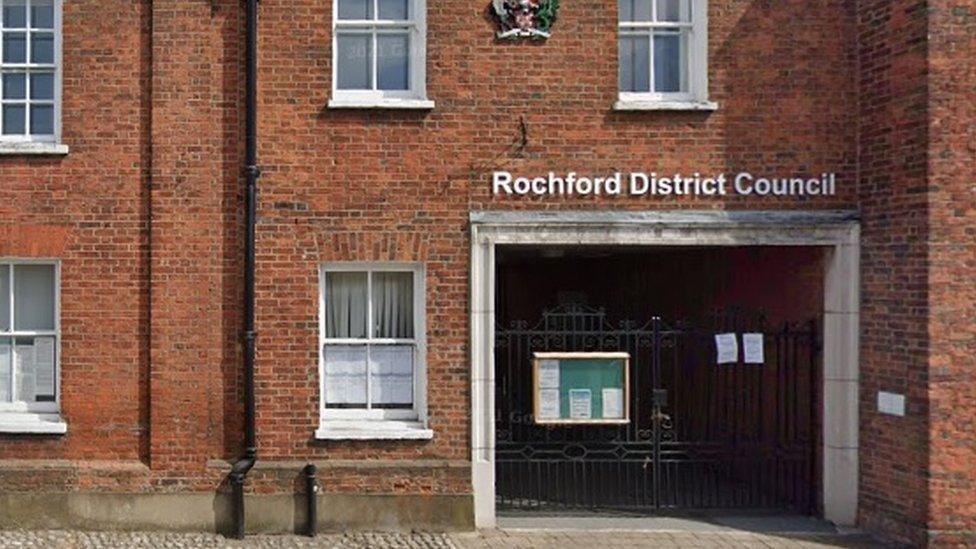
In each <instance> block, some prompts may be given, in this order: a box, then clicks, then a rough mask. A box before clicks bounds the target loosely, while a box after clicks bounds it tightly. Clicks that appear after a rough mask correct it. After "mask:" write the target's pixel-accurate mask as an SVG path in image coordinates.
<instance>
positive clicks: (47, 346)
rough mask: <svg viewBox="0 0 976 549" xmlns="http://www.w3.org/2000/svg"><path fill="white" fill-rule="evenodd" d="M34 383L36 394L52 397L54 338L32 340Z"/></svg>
mask: <svg viewBox="0 0 976 549" xmlns="http://www.w3.org/2000/svg"><path fill="white" fill-rule="evenodd" d="M34 382H35V383H36V389H37V394H38V395H41V396H54V338H53V337H39V338H37V339H35V340H34Z"/></svg>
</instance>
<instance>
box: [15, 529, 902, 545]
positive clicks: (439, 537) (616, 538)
mask: <svg viewBox="0 0 976 549" xmlns="http://www.w3.org/2000/svg"><path fill="white" fill-rule="evenodd" d="M595 547H604V548H606V547H628V548H631V547H633V548H640V547H648V548H651V547H654V548H675V549H680V548H696V549H697V548H709V547H714V548H757V549H770V548H793V547H798V548H829V547H843V548H852V549H868V548H875V547H894V546H891V545H885V544H882V543H880V542H878V541H877V540H875V539H872V538H870V537H868V536H863V535H846V534H838V535H783V534H775V535H774V534H756V533H748V532H741V533H740V532H732V533H730V532H694V533H684V532H679V533H675V532H585V531H503V530H497V531H486V532H479V533H466V534H423V533H413V534H395V533H392V534H391V533H348V534H328V535H321V536H317V537H315V538H314V539H313V538H308V537H303V536H249V537H248V538H247V539H245V540H240V541H238V540H231V539H227V538H225V537H223V536H219V535H215V534H171V533H159V532H81V531H57V530H51V531H24V530H13V531H0V549H7V548H11V549H150V548H151V549H198V548H239V549H288V548H296V549H300V548H309V549H577V548H578V549H592V548H595Z"/></svg>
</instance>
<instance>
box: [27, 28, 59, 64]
mask: <svg viewBox="0 0 976 549" xmlns="http://www.w3.org/2000/svg"><path fill="white" fill-rule="evenodd" d="M31 63H54V35H53V34H51V33H48V32H41V33H38V32H33V33H31Z"/></svg>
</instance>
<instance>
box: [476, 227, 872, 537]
mask: <svg viewBox="0 0 976 549" xmlns="http://www.w3.org/2000/svg"><path fill="white" fill-rule="evenodd" d="M471 245H472V253H471V262H472V265H471V305H470V306H471V380H472V387H471V417H472V430H471V437H472V450H471V457H472V463H471V468H472V485H473V488H474V503H475V523H476V525H477V526H478V527H479V528H491V527H494V526H495V525H496V524H497V521H496V505H497V503H498V499H499V498H497V497H496V493H497V490H498V488H499V487H500V486H501V483H502V482H503V481H501V480H500V479H496V458H497V457H499V454H498V452H497V444H496V443H497V439H496V437H497V435H498V434H499V431H498V429H496V427H497V423H498V420H499V410H498V409H497V408H496V406H497V404H498V399H497V398H496V394H497V391H498V390H499V389H500V387H499V381H500V380H499V378H498V376H497V375H496V374H497V372H496V345H495V343H496V336H497V335H498V332H497V331H496V330H497V328H498V327H499V326H506V325H507V323H508V322H509V321H510V320H527V321H529V322H532V321H533V320H535V319H538V318H541V317H542V313H543V311H544V310H548V309H552V307H553V304H552V303H551V302H550V303H546V304H543V306H541V307H538V308H536V311H537V314H536V315H531V314H527V313H526V314H520V315H519V316H518V317H511V318H503V317H502V316H501V315H503V314H505V313H504V310H505V308H504V307H503V306H502V305H501V303H500V302H499V301H498V299H497V298H498V296H499V295H500V294H503V293H505V292H506V289H505V282H504V281H502V280H500V279H499V269H498V267H499V264H500V262H501V261H503V260H504V255H505V252H506V250H509V249H511V248H515V247H533V246H534V247H537V248H540V247H590V246H595V247H602V248H605V249H610V250H612V251H613V252H618V251H621V250H625V249H628V248H630V249H632V248H634V247H654V248H659V249H680V248H686V249H706V248H712V249H731V248H736V247H738V248H747V249H750V250H754V249H763V248H770V247H786V248H820V249H821V250H823V252H822V253H823V262H822V264H821V268H822V270H821V271H820V274H819V275H818V276H815V278H816V279H817V280H818V281H819V283H820V284H821V285H822V286H821V287H822V291H821V292H820V294H819V295H820V297H821V298H822V302H821V303H820V308H819V318H820V319H822V323H820V324H819V326H818V328H817V332H818V333H817V335H818V339H819V340H820V341H822V346H823V351H822V353H821V355H822V363H823V366H822V375H819V377H818V378H817V379H816V380H815V381H814V384H815V385H816V390H817V391H818V393H819V394H820V395H823V397H822V399H823V402H825V404H824V405H823V406H822V407H820V408H819V410H816V411H815V415H816V418H815V422H816V425H817V427H816V429H815V431H816V435H815V436H816V437H817V439H816V440H817V442H815V446H816V448H815V450H816V452H817V455H819V456H821V457H820V458H819V460H817V461H816V462H814V472H813V478H814V479H815V481H814V485H813V487H812V489H813V490H814V491H815V492H816V494H815V495H814V498H815V500H816V501H818V502H821V506H822V516H823V518H825V519H827V520H828V521H831V522H834V523H835V524H839V525H851V524H853V523H854V521H855V518H856V515H857V485H858V482H857V478H858V463H857V462H858V440H857V425H858V418H857V403H858V391H857V388H858V381H857V380H858V345H857V333H858V317H859V305H858V301H859V299H858V286H859V267H858V261H859V255H860V252H859V249H860V244H859V226H858V222H857V217H856V214H855V213H851V212H826V211H825V212H799V211H790V212H761V211H743V212H717V211H709V212H705V211H697V212H626V213H617V212H524V213H523V212H497V213H495V212H476V213H472V214H471ZM606 272H609V271H608V270H607V269H605V268H602V267H601V268H600V269H598V270H597V271H595V272H590V273H587V275H588V278H590V279H592V280H600V279H601V278H604V277H605V273H606ZM754 272H758V271H754ZM693 273H694V270H691V271H689V274H693ZM686 282H687V281H686ZM605 286H607V287H618V286H612V285H605ZM685 286H689V287H693V285H692V284H685ZM740 286H741V285H737V287H740ZM537 289H538V287H537V286H531V285H527V286H526V288H525V291H524V292H523V294H522V295H521V297H519V298H518V299H516V301H526V302H529V301H532V299H531V298H532V296H533V295H536V294H539V292H538V291H537ZM669 292H670V290H667V291H660V292H657V293H655V292H646V291H641V292H639V293H638V294H632V295H643V296H653V295H667V294H668V293H669ZM508 294H509V295H512V292H511V288H509V290H508ZM526 296H528V297H526ZM595 297H597V296H596V295H594V296H591V299H590V300H589V301H588V302H585V301H584V302H585V303H588V304H589V305H590V306H591V307H593V308H596V309H599V308H601V306H604V305H606V304H607V303H609V304H611V305H614V307H613V308H607V309H606V313H607V320H608V321H609V322H610V323H611V325H612V326H615V325H617V324H618V323H619V321H620V320H631V321H634V322H638V323H640V322H646V321H647V319H649V318H651V317H653V316H658V317H661V318H662V320H661V322H662V323H664V324H665V325H667V326H668V327H671V328H674V327H675V326H678V325H679V320H678V319H695V321H694V322H692V323H690V326H691V327H693V328H695V329H697V330H702V329H706V327H707V326H708V324H705V323H702V322H701V321H698V320H697V319H698V318H701V316H696V315H694V314H679V313H680V312H681V311H675V310H670V309H669V308H668V307H666V306H665V305H666V304H662V303H659V304H651V306H649V305H647V304H645V303H640V304H639V306H637V307H635V310H637V313H640V314H626V315H621V316H619V317H618V316H616V315H617V312H615V311H614V309H616V308H618V306H619V305H620V304H625V305H627V304H630V305H633V304H634V300H633V299H632V298H631V297H629V296H624V298H622V299H614V300H599V299H592V298H595ZM770 299H771V300H772V302H773V304H775V303H779V302H789V301H790V299H791V298H790V297H789V296H782V295H775V293H773V294H772V295H771V297H770ZM573 301H574V300H570V299H566V300H561V301H559V302H558V303H556V305H565V304H569V303H572V302H573ZM577 301H578V300H577ZM684 301H686V300H684ZM735 301H736V300H731V299H730V300H728V302H726V303H719V301H716V300H714V299H710V300H708V302H709V303H710V304H711V305H716V306H718V305H722V306H724V307H725V308H726V309H728V306H729V305H735V304H736V303H735ZM749 303H751V302H746V304H747V305H748V304H749ZM767 305H768V304H767ZM530 312H531V311H530ZM692 312H695V311H692ZM697 312H702V311H697ZM774 316H775V315H774ZM774 320H775V319H770V318H767V322H766V324H765V326H767V327H769V328H764V329H766V330H767V332H766V333H772V332H773V331H775V330H776V328H775V326H778V325H779V321H778V320H775V321H774ZM711 329H713V328H711ZM714 335H715V334H714V333H712V334H711V337H713V338H714ZM739 337H740V338H741V334H739ZM663 352H664V351H663V349H662V350H661V351H660V353H659V356H662V357H663V355H662V354H661V353H663ZM767 352H772V351H767ZM643 360H644V361H645V362H646V361H647V359H646V358H645V359H643ZM661 360H662V363H663V361H664V359H663V358H662V359H661ZM716 366H717V365H716ZM594 394H595V393H594ZM764 402H765V401H764ZM663 413H667V412H666V411H663ZM764 428H765V427H764ZM662 472H663V470H662ZM496 481H497V482H496ZM658 486H659V487H660V486H661V485H660V484H659V485H658ZM656 497H657V501H658V502H661V501H662V496H661V495H660V494H658V495H657V496H656Z"/></svg>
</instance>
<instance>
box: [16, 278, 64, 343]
mask: <svg viewBox="0 0 976 549" xmlns="http://www.w3.org/2000/svg"><path fill="white" fill-rule="evenodd" d="M14 329H15V330H53V329H54V266H53V265H15V266H14Z"/></svg>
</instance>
